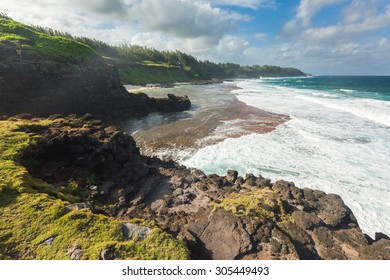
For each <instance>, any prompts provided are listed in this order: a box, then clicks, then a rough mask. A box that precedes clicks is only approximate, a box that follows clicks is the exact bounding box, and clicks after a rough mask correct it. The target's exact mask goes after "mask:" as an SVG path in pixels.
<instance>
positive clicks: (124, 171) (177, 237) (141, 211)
mask: <svg viewBox="0 0 390 280" xmlns="http://www.w3.org/2000/svg"><path fill="white" fill-rule="evenodd" d="M24 118H26V116H24ZM27 118H28V119H24V120H22V119H19V118H10V119H7V120H3V121H1V126H2V127H6V126H8V127H9V129H8V130H7V131H9V132H4V131H3V132H2V136H3V137H4V136H7V138H8V139H11V138H12V137H14V141H13V142H14V143H13V144H12V145H11V144H9V145H8V146H4V145H3V146H2V147H1V148H2V149H3V150H2V152H3V155H4V156H3V157H2V166H3V168H2V176H1V178H2V189H1V192H0V202H1V204H0V211H2V216H1V217H2V218H1V221H2V222H1V223H0V225H1V226H0V233H1V237H0V242H1V243H2V244H1V245H2V246H0V248H1V251H0V256H1V257H2V258H21V259H29V258H30V259H31V258H32V259H34V258H43V257H47V258H72V259H96V258H98V259H99V258H100V259H121V258H148V255H146V254H143V255H142V254H141V255H139V254H137V253H136V252H137V250H136V249H135V247H134V246H139V247H141V248H159V249H158V251H159V253H161V254H160V255H156V253H155V255H153V254H152V255H151V257H150V256H149V258H156V257H159V258H192V259H389V258H390V240H388V237H387V236H385V235H383V234H377V236H376V240H372V239H370V238H369V237H368V236H366V235H364V234H363V233H362V231H361V229H360V228H359V226H358V223H357V221H356V219H355V217H354V215H353V213H352V212H351V210H350V209H349V208H348V207H347V206H346V205H345V204H344V202H343V201H342V199H341V198H340V197H339V196H337V195H334V194H326V193H324V192H322V191H318V190H312V189H299V188H297V187H295V186H294V184H293V183H291V182H286V181H278V182H275V183H271V182H270V181H269V180H267V179H265V178H263V177H261V176H255V175H253V174H247V175H246V176H245V177H240V176H238V174H237V172H235V171H229V172H228V173H227V175H226V176H217V175H209V176H206V175H205V174H203V173H202V172H201V171H199V170H196V169H188V168H186V167H184V166H179V165H178V164H176V163H174V162H164V161H161V160H160V159H158V158H151V157H145V156H142V155H141V154H140V153H139V149H138V148H137V146H136V143H135V142H134V140H133V138H132V137H131V136H130V135H128V134H126V133H123V132H121V131H118V130H117V129H116V128H114V127H107V126H105V125H104V124H103V123H102V122H100V121H97V120H94V119H93V118H92V116H91V115H85V116H83V117H82V118H81V119H80V118H76V117H75V116H69V117H66V118H58V117H56V116H53V117H51V118H49V119H35V118H32V119H31V117H28V116H27ZM23 137H26V138H23ZM16 139H24V141H22V140H20V141H21V142H20V143H19V142H17V141H16ZM23 143H24V144H23ZM16 144H18V146H17V147H18V148H17V149H16V148H15V151H14V153H12V151H11V150H10V149H11V147H13V145H16ZM4 152H5V153H4ZM7 172H8V174H12V176H9V177H7V176H6V175H7ZM32 197H34V198H35V199H37V200H38V198H39V203H35V204H34V201H32V202H31V201H30V200H31V198H32ZM23 200H25V201H29V203H30V204H32V206H30V207H31V209H30V208H28V207H27V208H28V209H26V211H24V212H23V211H21V210H18V211H16V212H15V210H14V213H13V212H12V211H13V209H20V208H22V209H24V208H26V206H23ZM53 205H55V207H54V206H53ZM48 209H49V210H50V211H48ZM27 210H28V211H27ZM15 213H18V215H19V217H16V216H15V215H16V214H15ZM13 215H14V216H13ZM28 215H36V216H37V217H40V218H39V219H43V222H42V223H40V224H38V225H34V226H35V227H36V228H35V230H34V231H33V232H31V233H30V234H31V235H27V236H26V235H25V234H20V233H15V231H17V230H23V225H20V223H22V224H23V223H28V221H29V220H30V219H28V218H26V216H28ZM85 219H88V221H89V222H85ZM105 219H107V220H109V221H111V223H113V224H114V225H115V226H113V225H111V226H112V227H113V228H115V234H112V235H110V236H105V234H104V232H105V231H110V227H99V226H98V225H99V224H100V222H101V223H104V222H105ZM64 221H65V223H64ZM99 221H100V222H99ZM61 223H64V226H63V227H66V228H67V231H64V230H63V229H62V227H59V228H58V227H55V226H53V225H56V224H61ZM108 224H109V223H108ZM24 226H25V227H26V228H28V227H29V225H28V224H25V225H24ZM69 231H71V232H72V233H73V234H69V233H68V232H69ZM151 232H153V233H154V234H157V232H158V233H159V234H160V235H158V236H152V237H151V236H150V234H151ZM161 234H164V238H162V237H161ZM80 235H82V236H83V237H80ZM145 238H146V239H145ZM148 238H149V239H148ZM126 240H127V241H126ZM145 240H147V241H148V242H151V241H152V240H154V243H153V244H152V245H150V244H149V243H148V242H146V241H145ZM131 242H132V243H131ZM140 242H141V243H140ZM142 242H144V243H142ZM145 242H146V245H145ZM167 242H170V243H169V244H170V246H167V245H166V244H167ZM130 243H131V244H130ZM148 246H149V247H148ZM137 248H138V247H137ZM186 248H187V249H186ZM138 250H139V249H138ZM186 250H188V251H186ZM75 252H76V253H75ZM151 252H153V250H152V251H151ZM163 252H164V254H163ZM168 252H169V254H168ZM186 252H187V253H186Z"/></svg>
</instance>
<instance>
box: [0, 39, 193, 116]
mask: <svg viewBox="0 0 390 280" xmlns="http://www.w3.org/2000/svg"><path fill="white" fill-rule="evenodd" d="M0 57H1V58H2V59H1V60H0V114H10V115H12V114H18V113H22V112H28V113H33V114H36V115H49V114H54V113H61V114H70V113H78V114H83V113H86V112H91V113H98V114H102V115H104V114H112V113H115V114H121V115H123V114H124V113H128V114H130V115H132V114H134V115H139V114H141V115H142V114H148V113H149V112H152V111H159V110H163V111H177V110H186V109H189V107H190V106H191V105H190V103H189V100H188V98H187V99H186V98H182V99H180V98H176V99H172V98H168V99H165V101H164V100H160V101H156V100H154V99H152V98H148V97H147V96H145V95H135V94H129V93H128V92H127V91H126V90H125V88H124V87H123V86H122V85H121V83H120V80H119V75H118V71H117V69H116V68H115V67H114V66H111V65H108V64H106V63H104V62H103V61H102V60H101V59H100V58H98V57H93V58H90V59H89V61H87V62H81V61H79V62H74V61H69V60H68V61H60V60H53V59H45V58H43V57H41V56H37V55H34V54H32V53H29V52H27V51H23V50H22V51H18V50H16V49H15V47H13V46H9V47H4V46H3V47H0ZM170 105H173V106H171V107H170ZM160 106H162V107H163V108H160Z"/></svg>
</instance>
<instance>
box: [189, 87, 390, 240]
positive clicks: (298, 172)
mask: <svg viewBox="0 0 390 280" xmlns="http://www.w3.org/2000/svg"><path fill="white" fill-rule="evenodd" d="M238 86H239V87H241V88H242V89H239V90H236V91H234V93H235V94H237V96H238V98H239V99H240V100H241V101H243V102H245V103H247V104H248V105H252V106H255V107H258V108H260V109H264V110H268V111H272V112H276V113H283V114H289V115H291V116H292V120H291V121H289V122H287V123H286V124H284V125H282V126H279V127H278V128H277V129H276V130H275V131H273V132H271V133H269V134H251V135H247V136H243V137H241V138H239V139H226V140H225V141H223V142H221V143H218V144H216V145H213V146H208V147H205V148H203V149H200V150H198V151H197V152H196V153H195V154H194V155H192V156H191V155H190V156H188V155H187V157H186V160H184V161H183V163H184V164H185V165H187V166H192V167H197V168H200V169H202V170H203V171H205V172H208V173H219V174H225V173H226V170H228V169H236V170H238V171H239V172H240V173H247V172H252V173H257V174H259V173H260V174H262V175H263V176H265V177H268V178H271V179H272V180H278V179H287V180H291V181H294V182H295V183H296V184H297V185H298V186H299V187H310V188H317V189H321V190H323V191H326V192H328V193H337V194H339V195H341V197H342V198H343V199H344V201H345V202H346V204H347V205H348V206H349V207H350V208H351V209H352V211H353V212H354V214H355V216H356V217H357V219H358V222H359V224H360V226H361V228H362V229H363V230H364V231H365V232H366V233H368V234H370V235H372V236H373V235H374V233H375V232H378V231H382V232H385V233H386V234H390V216H389V215H388V213H390V172H389V170H390V128H389V126H390V121H389V116H388V115H389V113H388V112H390V107H389V106H390V102H385V101H383V102H382V101H377V100H368V99H355V100H353V99H350V100H349V99H342V98H340V99H332V98H329V97H328V96H326V95H327V94H328V93H326V92H323V94H322V95H321V94H318V93H321V92H320V91H310V90H307V89H290V88H284V87H275V86H272V87H271V86H269V85H265V84H263V83H260V82H259V81H241V82H239V83H238ZM313 92H314V93H315V94H313Z"/></svg>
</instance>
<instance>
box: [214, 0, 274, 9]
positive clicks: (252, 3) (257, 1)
mask: <svg viewBox="0 0 390 280" xmlns="http://www.w3.org/2000/svg"><path fill="white" fill-rule="evenodd" d="M210 2H212V3H215V4H217V5H226V6H238V7H244V8H250V9H257V8H275V6H276V3H275V0H212V1H210Z"/></svg>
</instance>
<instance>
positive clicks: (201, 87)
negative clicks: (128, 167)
mask: <svg viewBox="0 0 390 280" xmlns="http://www.w3.org/2000/svg"><path fill="white" fill-rule="evenodd" d="M179 87H180V88H179V89H170V88H168V89H166V88H161V87H160V88H156V87H152V88H138V89H140V90H144V91H145V92H146V93H147V94H148V95H149V96H157V97H159V98H160V97H162V96H164V95H165V94H166V93H167V92H171V91H172V92H173V93H175V94H177V95H181V94H183V93H186V95H188V96H189V98H190V100H192V103H193V108H192V109H191V110H190V111H189V113H187V114H186V113H184V114H183V113H180V114H174V115H176V118H175V116H172V120H171V121H168V122H167V123H162V124H159V123H158V121H159V119H163V118H164V117H165V116H163V115H160V114H154V115H151V116H147V117H145V118H141V119H139V121H138V122H137V125H138V124H140V123H141V126H140V127H138V128H137V129H136V131H133V133H132V136H133V137H134V138H135V140H136V141H137V143H138V145H139V146H140V148H141V150H142V152H143V153H144V154H145V155H149V156H152V155H155V154H158V155H159V156H162V157H163V158H165V159H168V158H169V159H174V160H177V159H178V158H175V157H173V158H172V157H171V156H172V150H175V151H179V150H181V151H184V154H186V153H187V154H188V153H191V152H189V151H195V150H197V149H200V148H203V147H206V146H209V145H213V144H216V143H219V142H222V141H224V140H225V139H226V138H239V137H242V136H244V135H249V134H252V133H261V134H264V133H269V132H271V131H273V130H274V129H275V128H276V127H277V126H278V125H281V124H283V123H285V122H286V121H288V120H289V119H290V117H289V116H287V115H283V114H274V113H270V112H267V111H265V110H261V109H258V108H255V107H252V106H250V105H247V104H245V103H244V102H241V101H239V100H238V99H237V97H236V96H235V95H234V94H232V91H234V90H237V89H239V87H237V85H236V84H235V83H232V82H228V83H217V84H216V83H214V82H213V83H207V84H203V83H202V84H198V83H196V84H185V85H182V84H180V85H179ZM187 89H188V92H187ZM131 90H135V88H132V89H131ZM204 92H206V94H203V93H204ZM179 115H183V117H180V116H179ZM142 120H144V121H142ZM142 122H144V123H147V124H148V125H149V126H148V127H145V126H142ZM151 123H152V124H153V123H155V125H150V124H151ZM114 124H115V125H116V126H118V127H120V128H121V129H123V130H125V131H129V130H130V132H131V131H132V128H131V126H132V124H127V123H126V122H124V123H121V122H119V123H118V122H117V123H114ZM133 126H134V125H133Z"/></svg>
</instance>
